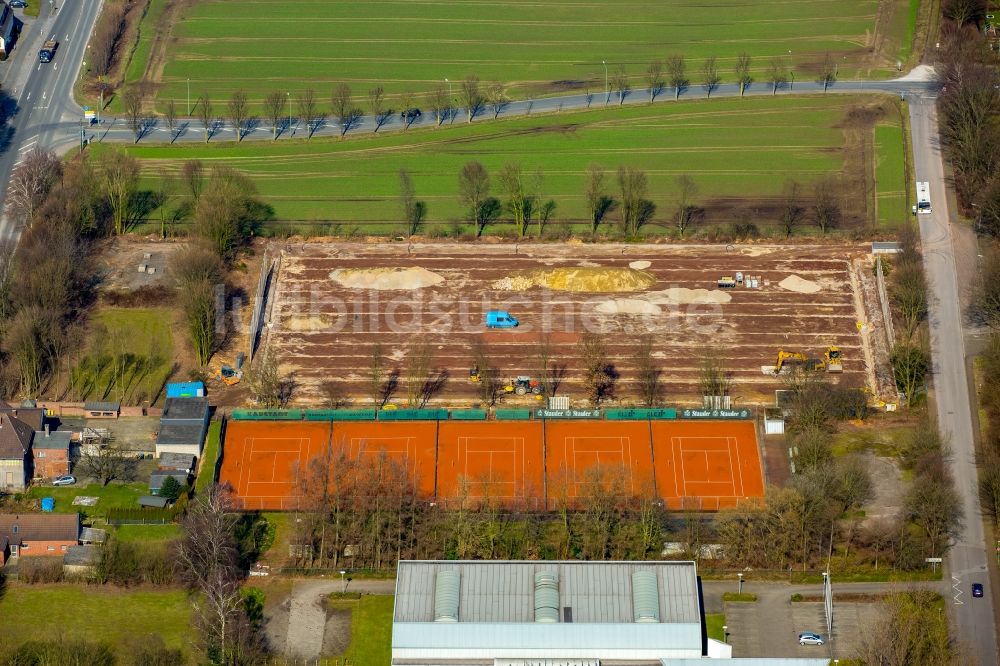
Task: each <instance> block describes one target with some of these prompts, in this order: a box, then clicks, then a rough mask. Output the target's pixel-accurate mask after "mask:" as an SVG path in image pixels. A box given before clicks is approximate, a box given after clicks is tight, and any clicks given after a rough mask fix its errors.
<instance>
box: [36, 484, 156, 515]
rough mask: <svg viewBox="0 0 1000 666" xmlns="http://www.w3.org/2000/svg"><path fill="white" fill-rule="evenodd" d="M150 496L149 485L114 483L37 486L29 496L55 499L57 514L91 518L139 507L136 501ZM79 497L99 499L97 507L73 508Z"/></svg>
mask: <svg viewBox="0 0 1000 666" xmlns="http://www.w3.org/2000/svg"><path fill="white" fill-rule="evenodd" d="M148 494H149V485H148V484H145V483H118V482H115V481H112V482H111V483H110V484H109V485H107V486H101V485H98V484H91V485H89V486H86V487H82V486H62V487H60V488H55V487H52V486H35V487H34V488H32V489H31V490H29V491H28V496H29V497H33V498H39V499H40V498H42V497H54V498H55V500H56V506H55V511H56V513H75V512H77V511H79V512H80V513H83V514H86V515H87V516H89V517H103V516H104V515H106V514H107V511H108V509H115V508H128V509H134V508H136V507H138V504H136V500H138V499H139V497H140V496H142V495H148ZM78 495H83V496H86V497H99V498H100V499H99V500H98V501H97V505H96V506H73V504H72V502H73V498H75V497H77V496H78Z"/></svg>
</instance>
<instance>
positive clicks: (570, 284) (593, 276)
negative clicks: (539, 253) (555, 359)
mask: <svg viewBox="0 0 1000 666" xmlns="http://www.w3.org/2000/svg"><path fill="white" fill-rule="evenodd" d="M654 282H656V278H654V277H653V276H652V275H650V274H649V273H644V272H642V271H637V270H634V269H631V268H607V267H599V268H590V267H582V268H550V269H544V270H537V271H532V272H530V273H526V274H521V275H513V276H510V277H505V278H503V279H500V280H497V281H496V282H494V283H493V285H492V286H493V288H494V289H501V290H504V291H527V290H528V289H531V288H532V287H545V288H547V289H552V290H553V291H578V292H588V293H596V294H601V293H613V292H624V291H642V290H644V289H646V288H648V287H649V286H650V285H652V284H653V283H654Z"/></svg>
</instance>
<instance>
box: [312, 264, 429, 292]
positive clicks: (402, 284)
mask: <svg viewBox="0 0 1000 666" xmlns="http://www.w3.org/2000/svg"><path fill="white" fill-rule="evenodd" d="M330 279H331V280H333V281H334V282H336V283H337V284H339V285H341V286H342V287H347V288H348V289H377V290H384V291H397V290H398V291H406V290H410V289H424V288H426V287H433V286H434V285H436V284H441V283H442V282H444V278H443V277H442V276H440V275H438V274H437V273H433V272H431V271H429V270H427V269H426V268H420V267H419V266H417V267H413V268H338V269H337V270H335V271H332V272H331V273H330Z"/></svg>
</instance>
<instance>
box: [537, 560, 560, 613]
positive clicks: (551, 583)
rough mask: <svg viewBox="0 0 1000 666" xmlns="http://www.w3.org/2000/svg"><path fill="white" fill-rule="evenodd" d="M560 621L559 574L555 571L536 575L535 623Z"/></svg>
mask: <svg viewBox="0 0 1000 666" xmlns="http://www.w3.org/2000/svg"><path fill="white" fill-rule="evenodd" d="M558 621H559V574H558V573H556V572H555V571H538V572H536V573H535V622H547V623H552V622H558Z"/></svg>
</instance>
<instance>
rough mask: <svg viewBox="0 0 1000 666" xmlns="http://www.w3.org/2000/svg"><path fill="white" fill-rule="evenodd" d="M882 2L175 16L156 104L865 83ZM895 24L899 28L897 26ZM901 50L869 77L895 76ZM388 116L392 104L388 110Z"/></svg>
mask: <svg viewBox="0 0 1000 666" xmlns="http://www.w3.org/2000/svg"><path fill="white" fill-rule="evenodd" d="M879 4H880V3H879V1H878V0H786V1H785V2H780V3H772V2H759V1H758V0H734V1H733V2H727V3H721V4H706V3H704V2H700V1H699V0H671V1H669V2H664V1H663V0H593V1H591V2H587V3H580V2H576V0H552V1H550V2H533V1H531V0H499V1H497V2H490V3H483V2H468V1H467V0H440V1H438V2H434V3H414V2H408V1H406V0H382V1H375V0H355V1H353V2H346V1H343V0H340V1H334V2H331V1H328V0H289V1H288V2H281V3H278V2H249V3H247V2H240V1H239V0H214V1H208V2H199V3H195V4H193V5H192V6H190V7H186V8H185V9H184V10H183V17H182V19H181V20H180V21H179V23H178V24H177V25H175V26H174V28H173V30H172V41H171V45H170V49H171V52H170V57H169V59H168V62H167V64H166V67H165V70H164V72H163V76H162V80H161V81H160V83H161V84H162V87H161V88H160V89H159V99H160V100H161V101H162V100H165V99H174V100H175V101H177V102H178V103H179V104H180V105H181V106H182V107H183V105H184V103H185V99H186V97H187V82H188V80H190V86H191V95H192V98H195V97H197V96H198V95H199V94H200V93H201V92H202V91H206V92H208V93H209V94H210V95H211V97H212V98H213V99H214V100H219V103H222V101H223V100H225V99H228V97H229V95H230V94H231V93H232V91H234V90H236V89H245V90H246V91H248V93H249V94H250V97H251V100H252V101H253V102H254V103H255V104H259V103H260V100H261V99H262V98H263V96H264V95H265V94H266V93H268V92H270V91H272V90H278V91H280V92H285V91H286V90H289V89H290V90H291V91H292V92H293V93H294V92H296V91H298V90H301V89H303V88H307V87H308V88H314V89H315V90H316V93H317V97H318V98H319V100H320V102H321V103H322V104H324V105H326V103H327V100H328V99H329V92H330V90H331V89H332V88H333V87H334V86H335V85H337V83H339V82H348V83H350V84H351V85H352V86H353V88H354V90H355V95H356V97H357V101H358V103H364V101H365V99H366V91H367V90H369V89H370V88H372V87H374V86H376V85H382V86H384V87H385V89H386V91H387V92H388V93H389V94H390V95H398V94H400V93H402V92H404V91H415V92H418V93H424V92H427V91H428V90H430V89H431V88H433V87H434V86H435V85H445V86H446V85H447V84H446V83H445V80H446V79H450V81H451V84H452V89H453V93H452V94H453V95H454V96H457V95H458V83H457V82H459V81H461V80H462V79H463V78H464V77H466V76H467V75H469V74H475V75H477V76H478V77H479V78H480V79H481V80H483V81H494V80H497V81H504V82H508V84H509V93H510V95H511V96H512V97H515V98H522V97H526V96H530V95H539V94H550V93H558V92H565V91H566V90H580V91H582V90H585V89H587V88H589V89H591V90H593V91H595V92H596V91H598V90H603V89H604V87H605V78H606V77H605V73H606V72H605V67H604V65H602V62H607V65H608V73H609V74H611V75H613V74H614V72H615V70H616V69H617V67H618V66H619V65H624V66H625V68H626V71H627V73H628V74H629V75H630V76H631V77H632V78H633V81H632V85H633V87H642V86H644V85H645V84H644V82H643V79H644V72H645V70H646V67H647V65H648V64H649V62H651V61H653V60H656V59H661V60H662V59H665V58H667V57H668V56H669V55H671V54H672V53H679V54H683V55H684V56H685V57H686V58H687V59H688V65H687V77H688V78H689V79H690V80H691V81H692V82H694V83H695V84H697V82H698V81H699V79H700V77H701V73H700V72H701V67H702V62H703V61H704V59H705V58H706V57H709V56H715V57H717V58H718V69H719V73H720V75H721V76H722V77H723V79H724V80H726V81H733V80H734V78H735V76H734V73H733V70H734V66H735V61H736V58H737V56H738V55H739V54H740V53H741V52H744V51H745V52H747V53H748V54H749V55H750V56H751V57H752V58H753V60H752V71H753V73H754V76H755V78H756V79H757V80H758V81H762V80H763V79H764V76H765V72H766V70H767V67H768V63H769V62H770V59H771V58H773V57H777V56H781V57H783V58H785V59H786V60H787V61H788V63H789V64H791V65H792V66H794V67H795V68H796V69H797V70H798V71H799V72H800V73H799V77H800V78H802V79H804V78H806V77H811V76H813V75H814V73H815V72H816V71H817V70H818V66H819V64H820V63H821V62H822V61H823V59H824V57H825V54H827V53H830V54H831V55H832V56H833V58H834V60H835V62H836V63H837V65H838V70H839V75H840V76H841V77H849V76H854V75H855V74H857V73H858V72H859V71H864V72H866V73H867V74H868V75H871V74H872V72H871V67H872V62H873V59H872V58H871V56H870V54H869V53H868V49H867V45H868V44H869V43H871V41H872V33H873V32H874V29H875V17H876V13H877V12H878V11H879ZM883 4H885V7H886V11H887V12H888V14H887V15H886V17H884V18H888V19H889V20H888V21H886V22H885V24H884V25H885V26H886V27H887V28H888V30H889V33H890V37H892V36H893V35H896V34H897V33H898V34H899V35H900V36H901V35H902V34H903V33H904V29H903V27H897V24H898V25H899V26H904V27H905V24H906V20H907V12H908V7H909V4H910V3H909V0H890V1H889V2H885V3H883ZM897 16H898V18H897ZM897 41H898V39H897V38H891V39H889V40H886V41H884V42H880V43H884V47H885V48H886V49H887V51H886V52H885V54H884V58H883V59H882V60H881V63H880V64H879V65H877V66H876V67H875V70H886V69H887V66H891V65H892V64H894V63H895V60H896V58H897V57H898V52H899V50H900V46H901V45H900V44H898V43H897ZM392 101H393V103H395V102H397V101H398V100H392Z"/></svg>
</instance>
